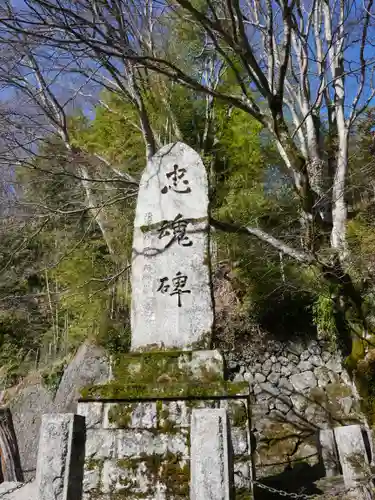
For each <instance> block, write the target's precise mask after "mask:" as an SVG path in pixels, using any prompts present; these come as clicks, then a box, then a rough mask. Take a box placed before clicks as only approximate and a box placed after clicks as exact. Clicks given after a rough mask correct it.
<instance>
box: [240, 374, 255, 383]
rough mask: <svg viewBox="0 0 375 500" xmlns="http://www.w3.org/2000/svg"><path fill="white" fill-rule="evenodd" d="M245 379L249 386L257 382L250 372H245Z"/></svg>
mask: <svg viewBox="0 0 375 500" xmlns="http://www.w3.org/2000/svg"><path fill="white" fill-rule="evenodd" d="M243 378H244V380H245V381H246V382H249V384H252V383H253V382H254V380H255V378H254V376H253V374H252V373H250V372H245V373H244V376H243Z"/></svg>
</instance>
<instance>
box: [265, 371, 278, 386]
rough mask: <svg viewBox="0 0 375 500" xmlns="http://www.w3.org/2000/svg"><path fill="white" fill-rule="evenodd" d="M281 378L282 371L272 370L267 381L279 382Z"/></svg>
mask: <svg viewBox="0 0 375 500" xmlns="http://www.w3.org/2000/svg"><path fill="white" fill-rule="evenodd" d="M279 380H280V373H276V372H271V373H270V374H269V375H268V377H267V381H268V382H271V384H277V383H278V381H279Z"/></svg>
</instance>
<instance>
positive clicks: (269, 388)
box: [260, 382, 280, 396]
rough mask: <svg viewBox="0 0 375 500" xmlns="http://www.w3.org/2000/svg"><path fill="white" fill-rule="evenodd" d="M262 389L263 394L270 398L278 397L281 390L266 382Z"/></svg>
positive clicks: (261, 385)
mask: <svg viewBox="0 0 375 500" xmlns="http://www.w3.org/2000/svg"><path fill="white" fill-rule="evenodd" d="M260 387H261V389H262V391H263V393H265V394H268V395H269V396H271V395H274V396H277V395H278V394H280V390H279V388H278V387H276V386H274V385H273V384H271V383H270V382H264V383H263V384H260Z"/></svg>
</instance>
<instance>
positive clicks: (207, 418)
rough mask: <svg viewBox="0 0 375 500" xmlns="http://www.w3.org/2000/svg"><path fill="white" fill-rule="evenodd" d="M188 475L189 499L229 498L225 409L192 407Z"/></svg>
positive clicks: (225, 499)
mask: <svg viewBox="0 0 375 500" xmlns="http://www.w3.org/2000/svg"><path fill="white" fill-rule="evenodd" d="M190 478H191V479H190V499H191V500H218V499H220V500H229V498H230V473H229V452H228V429H227V414H226V411H225V410H222V409H220V410H219V409H218V410H207V409H206V410H193V412H192V422H191V461H190Z"/></svg>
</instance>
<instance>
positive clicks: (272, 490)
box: [252, 480, 319, 500]
mask: <svg viewBox="0 0 375 500" xmlns="http://www.w3.org/2000/svg"><path fill="white" fill-rule="evenodd" d="M252 483H253V485H255V486H258V488H262V489H263V490H266V491H269V492H270V493H277V494H278V495H280V496H282V497H290V498H294V499H295V500H297V498H300V499H301V500H310V499H312V498H317V497H318V496H319V495H306V494H304V493H289V492H287V491H283V490H278V489H277V488H273V487H272V486H267V485H266V484H263V483H260V482H259V481H254V480H253V481H252Z"/></svg>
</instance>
